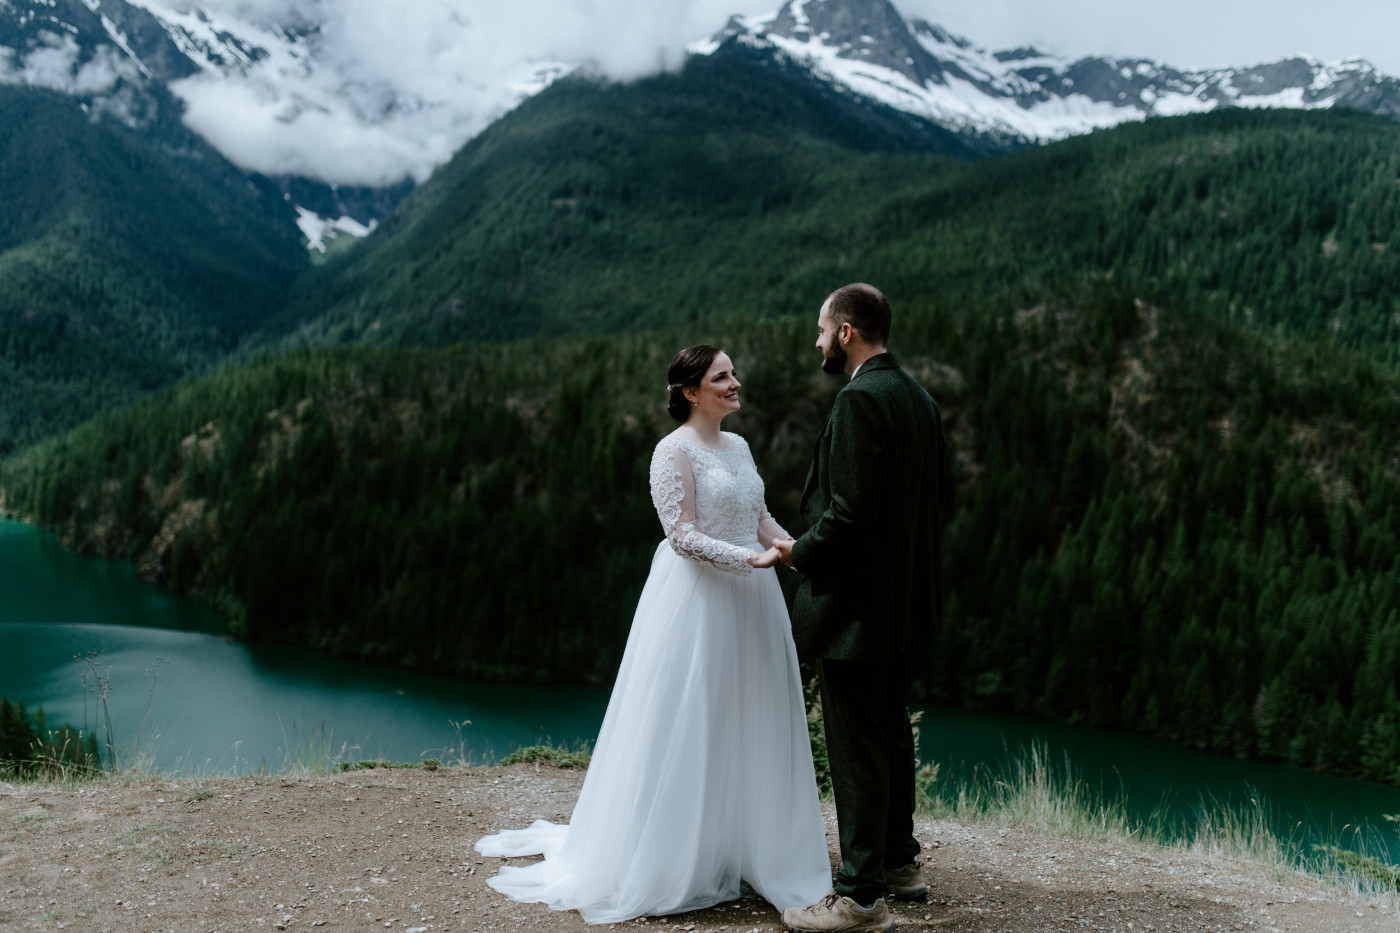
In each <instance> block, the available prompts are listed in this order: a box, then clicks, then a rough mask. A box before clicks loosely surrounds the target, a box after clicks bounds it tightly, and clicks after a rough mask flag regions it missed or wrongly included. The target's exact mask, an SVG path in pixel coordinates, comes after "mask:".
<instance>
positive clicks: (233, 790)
mask: <svg viewBox="0 0 1400 933" xmlns="http://www.w3.org/2000/svg"><path fill="white" fill-rule="evenodd" d="M582 780H583V775H582V773H580V772H577V771H561V770H555V769H553V768H551V767H549V766H545V767H543V768H539V766H537V765H534V764H519V765H514V766H511V767H508V768H444V769H440V770H437V771H422V770H374V771H358V772H349V773H344V774H337V775H331V776H324V777H313V778H283V777H245V778H214V779H208V780H164V781H145V782H135V783H130V784H122V783H118V782H115V781H111V782H99V783H93V784H88V785H85V786H82V787H78V788H76V789H72V790H66V789H62V788H57V787H53V786H47V785H25V784H17V785H11V784H4V783H0V832H3V836H0V930H81V931H112V933H118V931H120V933H128V931H167V930H168V931H178V933H194V931H259V930H266V931H272V930H293V931H298V930H306V931H311V930H324V931H335V930H386V929H387V930H397V931H409V933H427V931H439V930H461V931H474V933H486V931H493V933H494V931H516V930H523V931H536V930H538V931H574V930H585V929H588V927H587V925H586V924H585V923H584V922H583V921H582V920H581V919H580V918H579V916H578V915H577V914H574V913H561V912H555V911H551V910H549V909H548V908H547V907H544V906H543V905H540V904H517V903H515V902H513V901H510V900H508V899H507V898H505V897H504V896H502V895H500V894H497V893H496V892H495V891H493V890H491V889H490V888H489V887H487V886H486V879H487V878H488V877H489V876H490V875H492V874H493V873H494V872H495V869H496V864H497V861H498V860H495V859H484V858H481V857H479V856H478V855H476V853H475V851H474V850H473V849H472V843H473V842H474V841H475V840H476V839H477V838H479V837H480V836H482V835H484V834H486V833H489V832H493V831H495V830H498V829H506V828H519V827H523V826H525V825H527V824H528V823H529V822H530V821H531V820H533V819H535V818H538V817H543V818H545V819H553V820H565V821H566V820H567V819H568V816H569V813H570V811H571V810H572V809H573V804H574V800H575V798H576V797H577V794H578V789H579V786H580V784H581V783H582ZM827 830H828V833H827V838H828V842H829V843H830V844H831V845H834V844H835V818H834V815H833V814H832V813H831V812H830V811H829V810H828V813H827ZM919 836H920V839H921V840H922V841H923V842H924V846H925V863H926V864H925V868H924V877H925V879H926V880H927V881H928V883H929V885H930V889H931V897H930V900H929V901H927V902H925V903H921V904H900V905H898V906H897V907H896V909H895V914H896V923H897V924H898V927H899V929H901V930H904V931H914V930H933V929H937V930H947V931H978V933H982V931H986V933H991V931H1007V933H1041V931H1052V930H1053V931H1083V930H1111V931H1134V933H1137V931H1151V933H1176V931H1212V933H1218V931H1260V933H1262V931H1269V933H1275V931H1280V933H1281V931H1289V933H1295V931H1296V933H1347V931H1367V933H1370V931H1386V933H1396V931H1400V914H1397V913H1396V912H1395V908H1394V906H1393V905H1392V906H1390V907H1385V906H1376V905H1372V904H1370V903H1368V902H1367V901H1364V900H1360V899H1356V898H1353V897H1351V896H1348V895H1344V894H1339V893H1338V892H1336V891H1333V890H1330V889H1328V888H1325V887H1323V886H1321V885H1320V884H1317V883H1314V882H1312V881H1310V880H1308V879H1304V878H1300V877H1294V876H1291V875H1290V876H1289V877H1285V878H1281V879H1280V878H1278V877H1271V876H1270V873H1269V871H1268V870H1267V869H1264V868H1262V867H1260V866H1258V865H1255V864H1252V863H1247V862H1243V861H1235V860H1226V859H1219V858H1211V857H1207V856H1203V855H1199V854H1194V853H1187V852H1182V851H1178V850H1173V849H1161V848H1155V847H1147V846H1141V845H1135V844H1129V843H1123V842H1111V843H1109V842H1096V841H1085V840H1076V839H1065V838H1060V837H1056V836H1051V835H1046V834H1043V833H1040V832H1036V831H1032V830H1026V829H1016V828H1012V829H1000V828H997V827H995V826H991V825H985V824H971V825H964V824H959V823H950V822H941V821H923V822H921V823H920V825H919ZM519 861H526V860H519ZM619 927H620V928H648V927H649V928H653V929H656V928H660V929H662V930H683V931H727V933H752V931H762V933H769V931H778V930H781V928H782V926H781V923H780V922H779V920H778V915H777V913H776V911H774V910H773V909H772V908H771V907H770V906H769V905H768V904H767V903H766V902H764V901H762V900H758V899H755V898H747V899H744V900H738V901H733V902H731V903H728V904H724V905H720V906H718V907H714V908H711V909H708V910H702V911H695V912H693V913H688V914H680V915H676V916H671V917H664V918H663V917H653V918H642V919H639V920H634V921H630V922H628V923H623V924H615V925H611V926H604V927H602V928H603V929H611V928H619ZM593 929H598V928H593Z"/></svg>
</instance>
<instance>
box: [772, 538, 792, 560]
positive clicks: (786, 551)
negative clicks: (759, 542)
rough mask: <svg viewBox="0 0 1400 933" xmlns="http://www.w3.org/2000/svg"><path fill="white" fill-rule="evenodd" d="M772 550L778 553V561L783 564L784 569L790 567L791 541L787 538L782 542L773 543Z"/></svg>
mask: <svg viewBox="0 0 1400 933" xmlns="http://www.w3.org/2000/svg"><path fill="white" fill-rule="evenodd" d="M773 548H774V549H775V550H776V551H777V552H778V560H780V561H782V562H783V566H784V567H791V566H792V539H791V538H787V539H785V540H782V541H774V542H773Z"/></svg>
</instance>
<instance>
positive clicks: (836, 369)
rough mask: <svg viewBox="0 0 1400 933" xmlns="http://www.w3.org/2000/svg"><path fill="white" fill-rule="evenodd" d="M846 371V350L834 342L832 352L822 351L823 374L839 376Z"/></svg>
mask: <svg viewBox="0 0 1400 933" xmlns="http://www.w3.org/2000/svg"><path fill="white" fill-rule="evenodd" d="M845 371H846V348H845V347H843V346H841V344H839V343H836V342H835V341H833V342H832V347H831V349H830V350H823V351H822V372H824V373H830V374H831V375H833V376H839V375H841V374H842V373H844V372H845Z"/></svg>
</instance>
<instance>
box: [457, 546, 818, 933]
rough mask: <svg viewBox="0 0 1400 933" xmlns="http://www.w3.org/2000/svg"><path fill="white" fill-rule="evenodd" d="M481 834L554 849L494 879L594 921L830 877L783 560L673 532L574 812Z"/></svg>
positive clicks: (493, 848)
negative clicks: (704, 557)
mask: <svg viewBox="0 0 1400 933" xmlns="http://www.w3.org/2000/svg"><path fill="white" fill-rule="evenodd" d="M753 546H754V547H755V548H757V545H756V544H755V545H753ZM476 848H477V851H478V852H480V853H482V854H483V855H490V856H516V855H534V854H542V855H544V859H543V861H539V862H536V863H534V864H531V865H527V866H509V865H507V866H502V867H501V869H500V872H499V874H497V875H496V876H495V877H493V878H491V879H490V882H489V883H490V885H491V886H492V887H493V888H495V889H496V890H497V891H500V892H502V893H504V894H507V895H509V896H510V897H512V898H514V899H516V900H518V901H542V902H544V903H546V904H548V905H549V906H550V907H552V908H554V909H556V910H577V911H578V912H579V913H580V914H582V915H583V918H584V919H585V920H587V921H588V922H589V923H614V922H617V921H621V920H629V919H631V918H633V917H639V916H643V915H657V914H672V913H680V912H682V911H687V910H697V909H699V908H702V907H708V906H710V905H712V904H717V903H720V902H723V901H728V900H733V899H735V898H737V897H739V885H740V883H741V882H744V881H746V882H748V883H749V884H750V885H751V886H752V887H753V888H754V890H755V891H757V892H758V893H759V894H760V895H762V896H763V897H764V898H766V899H767V900H768V901H769V902H771V903H772V904H773V905H774V906H775V907H777V908H778V909H779V910H781V909H783V908H785V907H791V906H797V905H807V904H810V903H812V902H814V901H816V900H818V899H819V898H821V897H822V896H823V895H824V894H826V893H827V892H828V891H830V890H831V869H830V865H829V863H828V861H827V851H826V837H825V831H824V827H823V825H822V815H821V807H820V804H819V803H818V801H817V788H816V781H815V779H814V776H813V772H812V752H811V747H810V745H809V744H808V739H807V723H806V713H805V710H804V709H803V705H802V689H801V679H800V675H799V673H798V668H797V655H796V652H795V651H794V649H793V644H792V634H791V631H790V628H789V623H788V614H787V607H786V606H785V605H784V602H783V596H782V591H781V590H780V589H779V587H778V579H777V575H776V573H775V571H774V570H772V569H768V570H755V571H753V572H752V573H750V574H747V575H738V574H732V573H727V572H725V571H722V570H718V569H716V568H714V567H711V566H709V565H707V564H701V563H697V562H695V561H690V560H686V559H685V558H682V557H680V556H679V555H677V554H676V553H675V552H673V551H672V550H671V547H670V545H669V544H668V543H666V542H664V541H663V542H662V543H661V545H660V546H659V547H658V548H657V550H656V555H655V557H654V558H653V559H652V565H651V574H650V576H649V577H648V578H647V582H646V586H645V588H644V589H643V591H642V596H641V599H640V600H639V602H638V604H637V612H636V615H635V616H634V618H633V620H632V629H631V633H630V634H629V636H628V639H627V650H626V652H625V653H624V655H623V659H622V666H621V668H620V669H619V671H618V675H617V683H616V685H615V686H614V687H613V692H612V697H611V699H610V700H609V701H608V711H607V714H606V715H605V717H604V719H603V727H602V730H601V731H600V732H599V734H598V742H597V745H596V746H595V747H594V752H593V759H592V763H591V764H590V766H589V768H588V775H587V777H586V778H585V779H584V784H583V789H582V791H581V792H580V793H579V799H578V803H577V805H576V806H575V807H574V812H573V816H572V818H571V820H570V822H569V824H568V825H567V826H561V825H558V824H555V823H550V822H548V821H545V820H537V821H536V822H535V823H534V824H533V825H531V826H530V827H528V828H526V829H519V830H508V831H505V832H501V833H497V834H496V835H493V836H487V837H486V838H484V839H481V840H480V841H478V842H477V843H476Z"/></svg>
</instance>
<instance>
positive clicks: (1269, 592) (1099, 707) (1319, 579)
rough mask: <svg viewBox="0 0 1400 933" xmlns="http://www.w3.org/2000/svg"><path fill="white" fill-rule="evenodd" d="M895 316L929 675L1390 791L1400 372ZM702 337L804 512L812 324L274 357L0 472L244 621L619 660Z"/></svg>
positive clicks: (1283, 345) (1241, 337)
mask: <svg viewBox="0 0 1400 933" xmlns="http://www.w3.org/2000/svg"><path fill="white" fill-rule="evenodd" d="M897 328H898V329H897V331H896V335H895V341H894V343H893V345H892V349H893V350H894V352H895V353H896V355H897V356H899V357H900V358H901V360H902V362H903V364H904V365H905V367H906V368H907V369H908V370H909V371H910V372H911V373H913V374H914V375H915V376H916V377H917V378H919V379H920V381H921V382H923V384H924V385H926V386H927V387H928V388H929V389H930V391H931V392H932V393H933V394H934V396H935V398H937V399H938V400H939V401H940V403H941V405H942V407H943V409H944V413H945V420H946V425H947V429H948V433H949V439H950V444H951V448H952V451H953V454H954V457H953V459H954V475H955V480H956V483H957V490H958V492H957V506H956V509H955V512H954V515H953V518H952V521H951V523H950V524H949V526H948V528H947V529H946V532H945V534H946V546H945V553H946V557H945V561H946V565H945V567H944V568H943V572H944V574H945V575H946V579H947V581H948V591H949V595H948V612H947V619H946V621H945V627H944V631H943V632H941V633H940V635H939V641H938V647H937V649H936V650H935V651H933V652H932V653H931V654H930V655H929V657H928V658H927V659H926V664H925V666H924V668H923V669H922V670H921V671H920V675H921V677H920V684H919V691H920V695H921V696H923V697H925V698H937V699H943V700H949V701H955V702H960V703H967V704H973V705H978V706H985V707H988V708H996V709H1008V710H1016V711H1022V712H1029V713H1034V714H1037V715H1042V716H1049V717H1053V718H1056V719H1059V720H1063V721H1068V722H1077V723H1085V724H1091V725H1095V726H1103V727H1110V728H1122V729H1129V730H1133V731H1139V732H1143V733H1145V734H1149V735H1157V736H1163V737H1166V738H1169V739H1172V740H1174V741H1177V742H1181V743H1185V744H1188V745H1191V746H1195V747H1199V748H1204V749H1211V750H1215V751H1218V752H1222V753H1226V754H1234V755H1248V756H1259V757H1265V758H1276V759H1283V760H1288V761H1292V762H1296V763H1298V764H1301V765H1305V766H1308V767H1313V768H1318V769H1321V770H1324V771H1327V772H1330V773H1335V774H1345V775H1354V776H1359V777H1368V778H1372V779H1375V780H1383V781H1388V782H1392V783H1400V695H1397V690H1396V683H1395V677H1394V671H1395V670H1396V669H1397V664H1400V589H1398V588H1400V468H1397V454H1398V453H1400V378H1397V376H1396V375H1395V374H1394V373H1393V372H1392V371H1390V370H1389V369H1388V368H1386V367H1385V366H1384V365H1383V364H1380V363H1378V362H1376V361H1375V360H1373V359H1371V358H1370V357H1369V356H1368V355H1365V354H1357V353H1355V352H1352V351H1348V350H1346V349H1344V348H1339V347H1337V346H1335V345H1332V344H1329V343H1326V342H1316V341H1307V340H1302V339H1290V340H1288V341H1282V342H1280V341H1276V340H1274V339H1272V338H1268V337H1262V336H1259V335H1254V334H1248V333H1244V332H1241V331H1240V330H1238V329H1236V328H1231V327H1229V326H1228V325H1225V324H1221V323H1219V322H1215V321H1212V320H1211V319H1209V318H1206V317H1205V316H1203V315H1202V314H1201V313H1199V312H1197V311H1192V310H1188V309H1183V308H1179V307H1176V306H1173V305H1171V304H1169V303H1163V302H1159V301H1157V300H1155V299H1152V298H1150V297H1143V296H1141V295H1139V294H1135V293H1133V292H1130V291H1127V290H1124V289H1123V288H1122V287H1121V286H1119V285H1117V284H1115V283H1111V282H1105V281H1102V280H1100V281H1097V282H1089V283H1084V284H1082V285H1081V286H1079V287H1077V288H1075V289H1072V290H1067V291H1064V292H1059V293H1055V294H1050V295H1047V296H1046V300H1045V301H1043V302H1041V303H1039V304H1036V305H1034V306H1031V307H1029V308H1024V307H1017V306H1015V305H1002V306H986V307H979V308H961V307H959V308H953V307H948V306H943V305H934V304H926V305H919V304H907V305H905V306H903V314H902V315H901V317H900V319H899V323H898V325H897ZM701 339H713V340H716V341H718V342H721V343H723V344H724V345H725V346H727V348H728V349H729V352H730V353H731V355H732V356H733V357H734V358H735V360H736V363H737V365H738V366H739V367H740V369H741V376H742V378H743V379H744V381H745V388H744V396H745V399H746V401H745V405H744V409H743V410H742V411H741V412H740V413H739V414H738V415H735V416H734V417H733V418H732V423H731V422H727V423H726V424H727V426H732V428H733V429H735V430H738V431H739V432H740V433H742V434H744V435H745V437H747V438H748V440H749V442H750V444H751V445H752V447H753V449H754V451H755V455H756V457H757V459H758V461H759V466H760V469H761V470H762V472H763V474H764V478H765V481H766V483H767V486H768V489H769V490H770V493H769V505H770V508H771V509H773V510H774V512H775V514H776V515H777V516H778V517H779V518H780V520H786V521H789V522H791V521H792V520H793V516H794V515H795V513H796V510H797V496H798V494H799V492H800V489H801V484H802V480H803V477H804V475H805V471H806V466H807V462H808V458H809V456H810V452H811V448H812V444H813V442H814V441H815V438H816V434H817V432H818V431H819V430H820V427H821V424H822V421H823V417H824V414H825V411H826V409H827V406H828V405H829V403H830V400H831V397H832V396H833V395H834V393H835V391H836V390H837V388H839V384H840V381H841V380H840V378H834V377H829V376H826V375H824V374H822V373H821V372H820V371H819V369H818V367H817V362H818V360H817V354H816V351H815V350H813V349H812V348H811V346H810V342H811V339H812V327H811V326H810V324H808V323H805V322H804V323H781V322H778V323H770V324H763V323H754V324H748V325H734V326H731V327H728V328H726V329H725V331H724V332H723V333H720V332H717V331H716V332H703V331H702V332H690V331H684V332H682V331H674V330H673V331H655V332H635V333H632V334H625V335H618V336H613V337H577V338H563V339H556V340H545V339H535V340H530V341H523V342H519V343H513V344H505V345H499V346H490V347H467V346H456V347H450V348H444V349H394V348H369V347H348V348H339V349H324V348H323V349H310V348H305V349H301V350H296V351H292V352H290V353H286V354H281V355H276V356H273V355H264V356H260V357H258V358H257V359H255V360H253V361H252V362H250V363H248V364H246V365H243V366H239V367H228V368H225V369H222V370H220V371H218V372H216V373H214V374H212V375H210V376H208V377H205V378H203V379H200V380H198V381H194V382H190V383H187V384H184V385H181V386H179V387H177V388H172V389H166V390H161V391H160V392H158V393H156V394H155V395H153V396H152V397H150V398H148V399H146V400H144V401H143V402H140V403H138V404H136V405H134V406H132V407H129V408H127V409H124V410H122V411H120V412H116V413H111V414H106V415H102V416H99V417H98V418H97V419H95V420H94V421H92V422H90V423H88V424H86V425H83V426H82V427H81V428H79V429H77V430H75V431H74V432H71V433H70V434H68V435H65V436H63V437H61V438H58V439H55V440H51V441H48V442H45V443H43V444H41V445H39V446H37V447H34V448H32V449H30V450H28V451H26V452H24V453H23V454H21V455H19V456H17V457H13V458H11V459H9V460H7V461H5V462H4V463H3V464H0V488H3V489H4V490H5V493H6V497H7V498H6V502H5V507H6V508H7V509H9V510H12V511H16V512H18V513H19V514H21V515H25V516H29V517H32V518H33V519H34V520H36V521H38V522H39V523H40V524H42V525H45V526H47V527H51V528H56V529H58V530H59V531H60V533H61V534H62V535H63V536H64V539H65V541H66V542H67V543H68V544H70V545H71V546H73V547H76V548H78V549H79V550H83V551H88V552H94V553H101V554H107V555H112V556H125V557H130V558H133V559H135V560H137V561H138V562H139V563H140V565H141V567H142V568H143V570H144V571H145V572H146V573H147V574H148V575H149V576H151V577H153V578H155V579H159V580H161V581H163V582H165V583H167V584H169V585H171V586H174V587H176V588H178V589H181V590H184V591H187V592H192V593H196V594H198V595H201V596H203V597H204V598H205V599H207V600H209V601H210V602H211V603H213V604H214V605H215V606H217V607H219V608H221V609H222V610H224V611H225V612H227V613H228V614H229V616H230V617H231V619H232V620H233V621H232V623H231V624H232V628H233V632H234V633H235V634H236V635H238V636H239V637H243V638H250V639H256V640H270V641H290V642H296V643H302V644H309V645H313V646H317V647H320V648H323V649H325V650H327V651H330V652H333V653H336V654H341V655H347V656H352V657H361V658H366V659H370V660H376V661H382V662H387V663H396V664H403V665H407V666H411V667H415V668H420V669H425V670H435V671H444V672H449V673H455V674H460V675H463V676H468V677H473V678H487V679H502V680H511V681H526V682H559V681H579V680H583V681H589V682H606V681H608V679H609V678H610V677H611V676H612V673H613V672H614V670H615V669H616V665H617V663H618V661H619V660H620V656H621V649H622V646H623V643H624V640H625V637H626V631H627V626H628V623H629V621H630V614H631V609H632V606H633V605H634V604H635V600H636V597H637V595H638V594H639V592H640V587H641V584H642V582H643V580H644V579H645V575H646V571H647V567H648V564H649V555H650V553H651V551H652V549H654V548H655V547H656V546H657V542H658V541H660V539H661V533H660V527H659V525H658V524H657V522H656V518H655V513H654V509H653V507H652V504H651V502H650V499H649V496H648V494H647V478H646V472H647V465H648V463H649V457H650V450H651V447H652V445H653V444H654V443H655V441H656V439H657V438H658V437H659V436H661V434H663V433H664V432H665V431H667V430H669V429H670V427H671V423H669V422H667V421H665V420H664V419H665V415H664V413H663V411H662V406H663V404H664V395H665V393H664V391H662V388H661V387H662V385H663V383H664V372H665V367H666V364H667V362H668V360H669V357H670V355H671V353H672V352H674V349H675V348H676V347H678V346H679V345H681V344H682V343H683V342H687V341H690V340H701ZM648 374H652V375H651V376H650V378H648ZM649 389H650V390H651V391H649ZM787 576H790V575H785V577H787ZM541 581H548V585H547V586H544V585H541ZM785 582H786V583H787V584H788V585H791V583H792V580H791V579H785Z"/></svg>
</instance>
